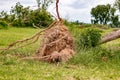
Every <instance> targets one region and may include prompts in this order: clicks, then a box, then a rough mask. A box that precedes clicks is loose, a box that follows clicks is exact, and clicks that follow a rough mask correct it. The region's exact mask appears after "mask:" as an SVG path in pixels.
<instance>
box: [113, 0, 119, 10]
mask: <svg viewBox="0 0 120 80" xmlns="http://www.w3.org/2000/svg"><path fill="white" fill-rule="evenodd" d="M114 6H115V7H116V8H117V9H118V10H119V11H120V0H116V1H115V4H114Z"/></svg>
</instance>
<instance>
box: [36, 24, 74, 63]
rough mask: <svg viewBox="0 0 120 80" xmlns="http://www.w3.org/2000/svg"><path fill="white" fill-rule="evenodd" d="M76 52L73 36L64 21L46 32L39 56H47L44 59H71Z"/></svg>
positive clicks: (50, 60)
mask: <svg viewBox="0 0 120 80" xmlns="http://www.w3.org/2000/svg"><path fill="white" fill-rule="evenodd" d="M74 53H75V47H74V41H73V37H72V36H71V34H70V33H69V31H68V29H67V27H66V26H64V25H63V24H62V23H59V22H58V24H56V25H54V26H53V27H52V28H51V29H49V30H47V31H46V32H45V35H44V38H43V44H42V48H40V49H39V50H38V52H37V56H40V57H45V56H48V57H45V58H42V60H43V61H47V62H61V61H67V60H69V59H70V58H71V57H72V56H73V54H74Z"/></svg>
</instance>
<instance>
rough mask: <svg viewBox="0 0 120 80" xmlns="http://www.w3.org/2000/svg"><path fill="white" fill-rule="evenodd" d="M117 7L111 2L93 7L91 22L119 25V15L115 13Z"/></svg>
mask: <svg viewBox="0 0 120 80" xmlns="http://www.w3.org/2000/svg"><path fill="white" fill-rule="evenodd" d="M115 13H116V9H115V8H114V7H112V6H111V5H110V4H107V5H98V6H96V7H95V8H92V10H91V15H92V18H93V19H91V22H92V23H94V24H104V25H105V24H108V23H111V24H113V25H115V26H118V23H119V20H118V19H119V18H118V15H115Z"/></svg>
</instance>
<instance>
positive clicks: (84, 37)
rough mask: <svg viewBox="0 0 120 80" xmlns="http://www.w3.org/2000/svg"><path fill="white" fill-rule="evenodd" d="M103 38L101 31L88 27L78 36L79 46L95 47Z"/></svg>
mask: <svg viewBox="0 0 120 80" xmlns="http://www.w3.org/2000/svg"><path fill="white" fill-rule="evenodd" d="M100 40H101V31H100V30H98V29H94V28H86V29H84V30H83V31H81V33H80V34H79V35H78V37H77V47H79V48H88V47H95V46H97V45H98V43H99V41H100ZM80 46H81V47H80Z"/></svg>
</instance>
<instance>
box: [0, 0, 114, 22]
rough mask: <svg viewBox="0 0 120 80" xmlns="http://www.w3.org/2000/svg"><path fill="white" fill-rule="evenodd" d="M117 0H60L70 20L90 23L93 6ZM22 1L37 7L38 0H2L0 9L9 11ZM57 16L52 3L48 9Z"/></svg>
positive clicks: (65, 14)
mask: <svg viewBox="0 0 120 80" xmlns="http://www.w3.org/2000/svg"><path fill="white" fill-rule="evenodd" d="M114 1H115V0H60V3H59V11H60V15H61V16H62V17H63V18H66V19H68V20H74V21H76V20H79V21H80V22H86V23H90V19H91V15H90V11H91V8H93V7H95V6H97V5H98V4H108V3H110V4H113V3H114ZM16 2H20V3H21V4H22V5H24V6H30V7H31V8H32V9H34V8H36V5H37V3H36V0H0V11H2V10H5V11H9V10H10V8H11V7H12V6H14V5H15V4H16ZM48 11H49V12H51V13H52V14H53V15H54V16H55V6H54V5H51V6H50V8H49V9H48Z"/></svg>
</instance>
